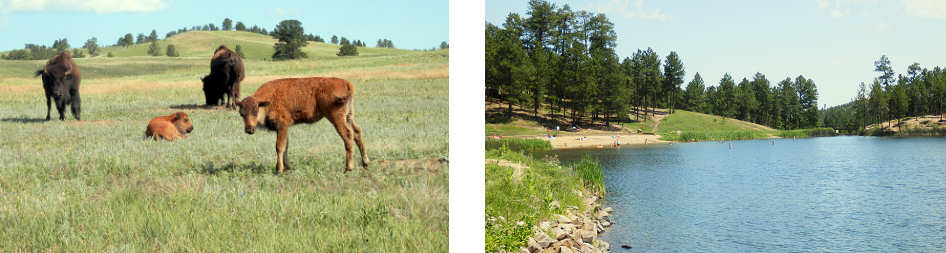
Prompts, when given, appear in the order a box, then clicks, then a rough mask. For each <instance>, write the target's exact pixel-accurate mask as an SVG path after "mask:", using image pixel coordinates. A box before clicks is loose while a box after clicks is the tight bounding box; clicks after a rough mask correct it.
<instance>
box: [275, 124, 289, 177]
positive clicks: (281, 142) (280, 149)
mask: <svg viewBox="0 0 946 253" xmlns="http://www.w3.org/2000/svg"><path fill="white" fill-rule="evenodd" d="M288 134H289V127H288V126H282V125H281V126H279V128H278V129H277V130H276V174H281V173H282V172H283V171H285V170H286V159H285V158H286V155H285V154H286V143H287V142H288V140H287V139H288V138H289V136H287V135H288Z"/></svg>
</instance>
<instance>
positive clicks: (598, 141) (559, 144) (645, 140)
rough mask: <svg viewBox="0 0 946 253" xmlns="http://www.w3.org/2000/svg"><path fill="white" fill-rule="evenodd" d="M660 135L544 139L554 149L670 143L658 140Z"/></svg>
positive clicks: (582, 136)
mask: <svg viewBox="0 0 946 253" xmlns="http://www.w3.org/2000/svg"><path fill="white" fill-rule="evenodd" d="M658 138H660V136H659V135H645V134H631V135H568V136H559V137H555V138H554V139H551V140H550V139H549V138H548V137H542V139H544V140H548V141H549V142H550V143H551V144H552V148H555V149H565V148H613V147H614V146H615V144H616V143H617V142H618V141H620V143H621V146H625V145H645V144H657V143H669V141H662V140H658Z"/></svg>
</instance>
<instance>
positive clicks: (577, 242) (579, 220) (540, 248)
mask: <svg viewBox="0 0 946 253" xmlns="http://www.w3.org/2000/svg"><path fill="white" fill-rule="evenodd" d="M582 195H585V196H584V197H582V198H583V199H582V203H584V205H585V206H586V207H587V208H585V210H586V211H584V212H579V211H578V210H579V208H578V207H575V206H569V207H567V208H566V211H565V215H556V217H555V218H554V219H553V220H551V221H543V222H540V223H539V225H538V226H537V227H535V228H533V230H534V231H535V234H534V235H533V236H532V237H530V238H529V241H528V243H527V246H526V247H523V248H521V250H520V251H521V252H523V253H597V252H610V251H611V245H610V244H609V243H608V242H605V241H604V240H601V239H599V238H598V235H600V234H602V233H604V232H605V229H607V228H608V227H610V226H611V225H612V224H614V222H612V221H611V212H612V211H613V210H612V208H610V207H602V204H601V203H600V202H601V201H600V198H598V196H595V195H593V194H587V193H585V194H582ZM551 205H553V206H555V205H558V202H555V201H553V202H552V204H551Z"/></svg>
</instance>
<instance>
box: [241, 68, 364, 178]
mask: <svg viewBox="0 0 946 253" xmlns="http://www.w3.org/2000/svg"><path fill="white" fill-rule="evenodd" d="M354 93H355V87H354V86H353V85H352V84H351V83H350V82H348V81H346V80H343V79H339V78H323V77H310V78H286V79H278V80H273V81H269V82H267V83H264V84H263V86H261V87H260V88H259V89H258V90H256V93H254V94H253V95H252V96H249V97H246V98H245V99H243V101H240V102H238V103H237V106H239V107H240V116H241V117H243V123H244V125H245V127H246V129H245V130H246V133H247V134H253V133H255V132H256V126H257V124H258V123H261V124H263V125H265V126H266V128H268V129H270V130H275V131H276V173H282V172H283V171H284V170H286V169H289V160H288V159H287V157H288V155H287V154H288V152H286V149H287V146H288V145H289V144H288V142H289V140H288V136H287V134H288V131H289V126H291V125H294V124H297V123H315V122H317V121H319V120H320V119H322V117H325V118H328V121H329V122H331V123H332V125H334V126H335V130H336V131H338V135H339V136H341V137H342V141H344V142H345V152H347V153H346V156H345V159H346V160H345V172H346V173H347V172H349V171H351V167H352V162H351V157H352V141H354V142H355V143H357V144H358V149H359V150H360V151H361V165H362V166H363V167H365V168H367V167H368V157H367V156H365V142H364V140H363V139H362V138H361V128H360V127H358V125H356V124H355V115H354V114H355V112H354V107H353V106H352V100H353V98H352V95H353V94H354ZM260 108H263V109H262V110H260Z"/></svg>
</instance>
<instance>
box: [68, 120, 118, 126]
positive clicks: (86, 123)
mask: <svg viewBox="0 0 946 253" xmlns="http://www.w3.org/2000/svg"><path fill="white" fill-rule="evenodd" d="M68 122H69V124H70V125H76V126H80V127H85V126H90V125H92V126H111V125H115V124H116V123H118V120H76V121H68Z"/></svg>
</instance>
